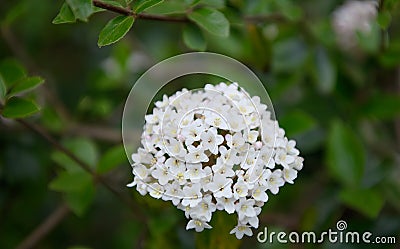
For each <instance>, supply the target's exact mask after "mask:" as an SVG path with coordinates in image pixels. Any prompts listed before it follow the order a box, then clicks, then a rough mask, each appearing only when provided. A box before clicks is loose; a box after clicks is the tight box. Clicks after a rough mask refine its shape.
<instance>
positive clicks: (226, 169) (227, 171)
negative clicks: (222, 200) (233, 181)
mask: <svg viewBox="0 0 400 249" xmlns="http://www.w3.org/2000/svg"><path fill="white" fill-rule="evenodd" d="M211 168H212V170H213V171H214V174H219V175H222V176H225V177H232V176H234V175H235V171H233V169H232V165H228V164H225V163H224V162H223V161H222V160H217V163H216V164H215V165H213V166H212V167H211Z"/></svg>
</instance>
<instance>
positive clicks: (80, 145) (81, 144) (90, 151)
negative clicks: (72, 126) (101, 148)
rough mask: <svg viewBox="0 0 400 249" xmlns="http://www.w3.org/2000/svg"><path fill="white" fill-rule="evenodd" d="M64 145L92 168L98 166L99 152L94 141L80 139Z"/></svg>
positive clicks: (68, 141)
mask: <svg viewBox="0 0 400 249" xmlns="http://www.w3.org/2000/svg"><path fill="white" fill-rule="evenodd" d="M63 144H64V145H65V146H66V147H67V148H68V149H69V150H71V151H72V152H73V153H74V154H75V155H76V156H77V157H78V158H79V159H81V160H82V161H84V162H85V163H87V164H89V165H90V166H91V167H92V168H94V167H95V166H96V164H97V161H98V159H99V152H98V149H97V147H96V144H95V143H93V141H92V140H90V139H87V138H82V137H80V138H73V139H68V140H65V141H63Z"/></svg>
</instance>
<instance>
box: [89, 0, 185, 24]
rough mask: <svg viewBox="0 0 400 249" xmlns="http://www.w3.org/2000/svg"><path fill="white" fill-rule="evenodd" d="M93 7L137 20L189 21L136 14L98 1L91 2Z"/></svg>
mask: <svg viewBox="0 0 400 249" xmlns="http://www.w3.org/2000/svg"><path fill="white" fill-rule="evenodd" d="M93 5H94V6H96V7H98V8H102V9H105V10H109V11H112V12H115V13H118V14H121V15H125V16H133V17H135V18H138V19H147V20H155V21H167V22H188V21H189V19H187V18H186V17H172V16H164V15H153V14H143V13H140V14H136V13H135V12H133V11H132V10H131V9H128V8H122V7H118V6H114V5H111V4H108V3H104V2H102V1H99V0H93Z"/></svg>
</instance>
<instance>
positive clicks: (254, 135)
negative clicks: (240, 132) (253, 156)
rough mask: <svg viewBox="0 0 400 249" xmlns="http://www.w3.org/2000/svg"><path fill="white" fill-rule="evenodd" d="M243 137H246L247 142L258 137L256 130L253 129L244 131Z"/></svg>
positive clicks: (251, 141)
mask: <svg viewBox="0 0 400 249" xmlns="http://www.w3.org/2000/svg"><path fill="white" fill-rule="evenodd" d="M245 138H246V141H247V142H249V143H254V142H256V141H257V138H258V131H254V130H251V131H249V132H248V133H246V136H245Z"/></svg>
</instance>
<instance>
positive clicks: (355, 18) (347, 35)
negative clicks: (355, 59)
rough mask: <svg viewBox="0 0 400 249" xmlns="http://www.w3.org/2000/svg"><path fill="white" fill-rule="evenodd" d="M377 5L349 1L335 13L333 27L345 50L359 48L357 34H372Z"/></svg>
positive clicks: (371, 2)
mask: <svg viewBox="0 0 400 249" xmlns="http://www.w3.org/2000/svg"><path fill="white" fill-rule="evenodd" d="M377 5H378V3H377V2H376V1H347V2H345V3H344V4H343V5H342V6H340V7H339V8H337V9H336V10H335V11H334V13H333V20H332V25H333V29H334V30H335V32H336V36H337V39H338V42H339V44H340V45H341V46H342V47H343V49H345V50H351V49H354V48H355V47H356V46H357V32H362V33H369V32H371V26H372V22H373V20H374V19H375V18H376V15H377V12H378V10H377Z"/></svg>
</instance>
